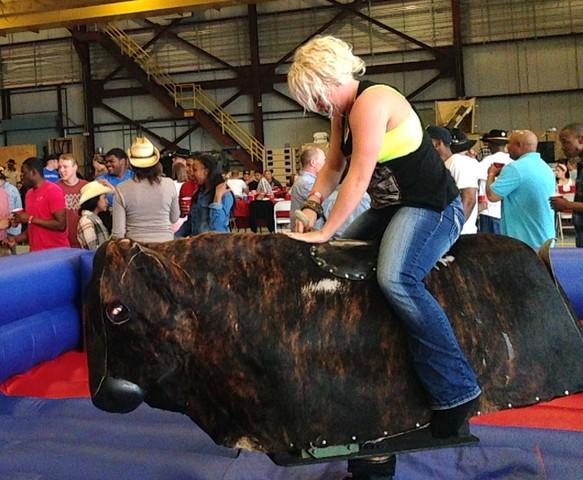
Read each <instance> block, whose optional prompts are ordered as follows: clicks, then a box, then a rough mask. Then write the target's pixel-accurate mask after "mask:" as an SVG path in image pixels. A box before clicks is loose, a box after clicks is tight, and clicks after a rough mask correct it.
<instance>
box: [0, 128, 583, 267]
mask: <svg viewBox="0 0 583 480" xmlns="http://www.w3.org/2000/svg"><path fill="white" fill-rule="evenodd" d="M427 133H428V134H429V137H430V138H431V139H432V142H433V146H434V148H435V150H436V151H437V153H438V154H439V156H440V157H441V159H442V160H443V162H444V163H445V166H446V168H447V169H448V170H449V172H450V173H451V175H452V177H453V179H454V180H455V183H456V185H457V187H458V189H459V190H460V194H461V199H462V203H463V207H464V214H465V219H466V222H465V224H464V226H463V229H462V234H468V233H476V232H485V233H495V234H504V235H508V236H511V237H515V238H518V239H520V240H522V241H524V242H526V243H527V244H529V245H530V246H532V247H533V248H535V249H537V248H539V247H540V246H541V245H542V244H543V243H544V242H545V241H546V240H548V239H551V238H554V236H555V214H554V212H553V210H555V211H556V212H566V211H568V212H572V213H573V224H574V226H575V232H576V244H577V246H578V247H581V246H583V175H580V176H578V175H577V173H578V169H579V155H581V153H583V125H581V124H571V125H568V126H566V127H565V128H564V129H563V130H562V131H561V132H560V140H561V144H562V147H563V151H564V154H565V157H566V158H565V159H564V160H563V161H560V162H559V163H557V164H555V166H554V168H551V167H550V166H549V165H548V164H547V163H546V162H545V161H544V160H543V159H542V158H541V157H540V154H539V153H537V137H536V135H535V134H533V133H532V132H530V131H527V130H524V131H515V132H509V131H506V130H501V129H494V130H491V131H490V132H488V133H487V134H484V135H483V136H482V137H481V141H482V145H483V150H482V151H484V150H485V151H486V152H487V153H488V154H487V155H485V156H483V157H482V158H480V155H479V154H476V152H475V151H474V150H473V146H474V144H475V141H474V140H469V139H468V138H467V136H466V135H464V133H463V132H461V131H459V130H458V129H447V128H445V127H439V126H435V125H430V126H429V127H428V128H427ZM325 162H326V154H325V153H324V152H323V151H322V150H320V149H319V148H316V147H308V148H306V149H305V150H304V151H303V152H302V154H301V157H300V162H299V163H300V164H299V171H298V173H297V174H296V175H294V176H292V177H290V178H289V179H287V182H286V183H285V184H284V183H282V181H280V180H278V179H276V178H274V175H273V170H265V171H264V172H261V171H255V172H252V171H248V170H245V171H240V170H238V169H235V170H233V171H231V172H223V171H222V170H221V166H220V164H219V162H217V161H216V160H215V159H214V158H213V157H212V156H211V155H206V154H191V153H190V152H188V151H186V150H179V151H177V152H176V153H175V154H174V156H173V157H172V165H171V172H172V178H166V177H165V176H164V175H163V173H162V166H161V163H160V153H159V152H158V150H157V149H156V148H155V147H154V146H153V145H152V143H151V142H150V141H149V140H148V139H146V138H144V137H138V138H136V139H135V141H134V143H133V144H132V146H131V147H130V148H129V149H128V151H127V152H126V151H124V150H123V149H120V148H113V149H111V150H109V151H108V152H107V153H106V154H105V155H104V156H99V155H96V156H95V157H94V158H93V159H92V167H93V168H92V172H90V173H89V175H88V176H89V177H94V178H95V180H94V181H92V182H88V181H87V180H86V179H84V178H82V176H81V175H80V174H79V164H78V161H77V159H75V158H74V156H73V155H72V154H70V153H64V154H61V155H49V156H47V157H46V158H45V159H44V161H41V160H40V159H37V158H34V157H31V158H28V159H26V160H25V161H24V162H23V164H22V168H21V169H20V170H19V169H17V167H16V162H15V161H14V160H12V159H10V160H9V161H8V162H7V164H6V167H0V245H1V246H0V256H2V255H10V254H15V253H16V245H17V244H18V243H28V245H29V247H30V250H31V251H36V250H42V249H46V248H55V247H68V246H71V247H78V248H86V249H96V248H98V247H99V245H101V244H102V243H103V242H105V241H106V240H108V239H109V238H112V237H113V238H131V239H134V240H137V241H142V242H161V241H168V240H172V239H173V238H178V237H185V236H190V235H196V234H198V233H201V232H206V231H217V232H229V231H230V230H231V227H232V225H233V223H232V221H231V220H232V214H233V208H234V204H235V202H236V201H240V200H248V199H252V200H260V199H272V198H273V194H274V191H280V190H281V189H284V190H286V191H287V189H288V188H289V195H288V196H287V198H290V199H291V208H290V211H291V216H292V220H291V222H290V228H291V230H292V231H293V230H294V228H295V224H296V222H295V219H294V218H293V217H294V213H295V212H296V211H298V210H300V207H301V205H302V204H303V203H304V202H305V201H306V198H307V196H308V194H309V193H310V191H311V190H312V187H313V185H314V182H315V180H316V177H317V175H318V173H319V171H320V170H321V169H322V167H323V166H324V164H325ZM577 177H579V180H580V182H579V183H577V181H576V179H577ZM575 190H577V192H575ZM570 192H572V194H571V195H570V196H569V195H562V194H563V193H566V194H568V193H570ZM336 196H337V191H336V192H333V193H332V194H331V195H330V196H329V197H328V198H327V199H325V201H324V202H323V204H322V206H323V212H324V216H323V219H325V218H326V216H327V214H329V213H330V211H331V210H332V207H333V206H334V202H335V199H336ZM253 203H258V205H257V206H256V207H255V210H257V209H258V208H259V207H267V206H271V205H268V204H267V203H266V204H260V203H259V202H253ZM368 208H370V197H369V196H368V194H365V195H364V197H363V198H362V199H361V200H360V204H359V206H358V208H357V209H356V210H355V211H354V212H353V214H352V216H351V217H350V218H349V219H348V220H347V221H346V222H345V223H346V225H343V226H342V228H341V229H339V230H338V232H337V233H336V236H335V238H339V237H341V236H342V233H343V231H344V230H345V229H346V227H347V226H348V225H349V224H350V223H351V222H352V221H353V220H354V219H355V218H356V217H357V216H358V215H359V214H360V213H362V212H364V211H366V210H367V209H368ZM253 215H258V216H261V215H263V214H262V213H261V212H259V211H254V212H253ZM269 215H272V210H270V212H267V213H265V217H268V216H269ZM323 219H322V220H323ZM322 220H319V223H317V224H316V226H315V228H316V229H317V228H319V227H321V225H322V223H323V222H322ZM251 223H253V225H252V229H253V230H254V231H257V228H256V227H255V222H251ZM269 225H270V222H268V224H267V226H268V228H269ZM269 230H270V231H272V230H273V229H272V228H269Z"/></svg>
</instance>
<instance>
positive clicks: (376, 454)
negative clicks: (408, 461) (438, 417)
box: [268, 424, 479, 480]
mask: <svg viewBox="0 0 583 480" xmlns="http://www.w3.org/2000/svg"><path fill="white" fill-rule="evenodd" d="M459 433H460V434H459V436H456V437H449V438H435V437H433V436H432V435H431V431H430V429H429V427H424V428H420V429H417V430H413V431H412V432H408V433H403V434H401V435H396V436H393V437H389V438H385V439H383V440H380V441H376V442H366V443H363V444H360V445H358V447H359V448H358V452H355V453H349V454H346V455H336V456H319V455H317V452H314V451H312V452H311V453H310V452H309V451H307V450H296V451H290V452H279V453H271V454H268V455H269V457H270V458H271V460H272V461H273V462H274V463H276V464H277V465H281V466H298V465H309V464H314V463H322V462H330V461H335V460H348V465H349V471H350V472H353V473H358V476H357V477H354V476H353V478H358V479H363V480H364V479H367V478H369V477H367V476H365V475H369V476H370V475H377V476H378V475H381V473H382V474H383V475H384V476H385V478H390V476H388V475H392V474H391V473H390V472H391V468H390V465H389V464H391V463H394V462H393V461H390V460H388V459H386V460H385V461H379V460H378V459H379V458H382V457H392V456H394V455H396V454H399V453H411V452H418V451H421V450H433V449H437V448H451V447H460V446H463V445H471V444H475V443H477V442H479V439H478V437H475V436H474V435H471V434H470V430H469V426H468V425H467V424H466V425H464V426H463V427H462V428H461V429H460V432H459ZM351 468H352V469H351ZM392 468H393V473H394V465H393V467H392ZM383 469H385V470H386V471H383ZM370 478H374V477H370Z"/></svg>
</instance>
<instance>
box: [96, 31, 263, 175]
mask: <svg viewBox="0 0 583 480" xmlns="http://www.w3.org/2000/svg"><path fill="white" fill-rule="evenodd" d="M101 31H102V32H104V33H105V34H106V35H107V36H109V37H110V38H111V39H112V40H113V41H114V42H115V43H116V44H117V46H118V47H119V49H120V50H121V52H122V53H123V54H124V55H127V56H128V57H130V58H132V59H133V60H134V62H136V63H137V64H138V65H139V66H140V68H141V69H142V70H143V71H144V72H145V73H146V75H147V76H148V78H149V79H152V80H153V81H154V82H156V83H157V84H158V85H160V86H161V87H163V88H164V89H165V90H166V92H167V93H168V94H169V95H170V96H171V97H172V98H173V99H174V104H175V105H176V106H178V107H180V108H181V109H182V110H183V112H184V115H185V116H192V110H201V111H203V112H205V113H206V114H208V115H209V116H210V117H212V119H213V120H214V121H215V122H216V124H217V125H218V126H219V128H220V129H221V131H222V133H223V134H225V135H228V136H229V137H230V138H232V139H233V140H234V141H235V142H236V143H237V144H238V145H239V146H241V147H242V148H243V149H244V150H245V151H246V152H247V153H248V154H249V156H250V158H251V161H252V162H253V163H256V162H261V163H262V164H263V161H264V158H265V146H264V145H263V144H262V143H261V142H260V141H259V140H257V139H256V138H255V137H254V136H252V135H250V134H249V133H248V132H247V131H246V130H245V129H244V128H243V127H241V125H239V123H238V122H237V121H236V120H235V119H234V118H233V117H232V116H231V115H230V114H229V113H228V112H227V111H226V110H225V109H223V108H222V107H221V106H220V105H219V104H217V103H216V102H215V100H214V99H213V98H212V97H211V96H209V95H208V94H207V93H206V92H205V91H204V90H203V89H202V88H201V87H200V86H199V85H196V84H194V83H176V82H175V81H174V80H173V79H172V77H171V76H170V75H168V73H166V72H164V71H163V70H162V68H160V66H159V65H158V64H157V63H156V61H155V59H154V58H152V57H151V56H150V54H149V53H148V52H147V51H146V50H144V49H143V48H142V47H141V46H140V45H138V44H137V43H136V42H135V41H134V40H133V39H132V38H131V37H130V36H129V35H128V34H126V33H125V32H124V31H123V30H120V29H119V28H117V27H116V26H114V25H112V24H107V25H103V26H102V27H101Z"/></svg>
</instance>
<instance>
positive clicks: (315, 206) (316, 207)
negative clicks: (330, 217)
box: [302, 200, 324, 218]
mask: <svg viewBox="0 0 583 480" xmlns="http://www.w3.org/2000/svg"><path fill="white" fill-rule="evenodd" d="M304 208H307V209H308V210H312V211H313V212H316V215H317V216H318V218H320V217H323V216H324V209H323V208H322V205H320V204H319V203H318V202H315V201H314V200H306V201H305V202H304V204H303V205H302V210H303V209H304Z"/></svg>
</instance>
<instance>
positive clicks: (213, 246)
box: [86, 234, 583, 452]
mask: <svg viewBox="0 0 583 480" xmlns="http://www.w3.org/2000/svg"><path fill="white" fill-rule="evenodd" d="M375 254H376V252H375V250H374V248H373V247H371V246H370V245H368V244H365V243H361V242H358V243H357V242H336V244H334V242H332V243H330V244H327V245H323V246H317V247H316V246H311V245H308V244H305V243H301V242H297V241H294V240H291V239H290V238H288V237H286V236H283V235H250V234H232V235H229V234H203V235H199V236H197V237H194V238H191V239H181V240H176V241H174V242H168V243H164V244H158V245H149V246H146V245H140V244H138V243H135V242H133V241H130V240H118V241H111V242H109V243H107V244H105V245H104V246H102V247H101V248H100V249H99V251H98V252H97V254H96V257H95V262H94V272H93V276H92V279H91V281H90V284H89V287H88V295H87V303H86V311H87V322H86V328H87V330H86V338H87V347H88V353H89V368H90V382H91V392H92V397H93V402H94V403H95V405H97V406H98V407H100V408H103V409H105V410H108V411H112V412H127V411H131V410H133V409H134V408H136V407H137V406H138V405H139V404H140V403H141V402H142V401H146V403H148V404H150V405H151V406H154V407H158V408H163V409H168V410H174V411H179V412H183V413H185V414H186V415H188V416H189V417H190V418H191V419H192V420H193V421H195V422H196V423H197V424H198V425H200V427H201V428H203V429H204V430H205V431H206V432H207V433H208V434H209V435H211V437H212V438H213V439H214V440H215V441H216V442H217V443H219V444H223V445H226V446H237V445H241V444H242V443H243V444H245V445H246V446H247V447H248V448H251V449H255V450H259V451H267V452H282V451H289V450H296V449H297V450H299V449H307V448H310V447H314V446H316V447H323V446H330V445H343V444H351V443H354V442H367V441H373V440H375V439H378V438H380V437H386V436H391V435H394V434H399V433H401V432H408V431H415V430H416V429H418V428H419V427H422V426H423V425H425V424H427V422H428V421H429V419H430V415H431V412H430V410H429V408H428V402H427V399H426V395H425V393H424V391H423V389H422V387H421V385H420V383H419V381H418V379H417V378H416V375H415V373H414V371H413V369H412V366H411V362H410V359H409V354H408V351H407V339H406V335H405V332H404V331H403V328H402V327H401V325H400V323H399V320H398V319H397V318H396V317H395V315H394V314H393V313H392V312H391V309H390V308H389V306H388V304H387V303H386V301H385V299H384V298H383V296H382V293H381V292H380V290H379V288H378V286H377V283H376V280H375V274H374V264H375ZM451 255H452V256H453V257H454V258H455V260H454V261H453V262H452V263H450V264H449V265H448V266H445V267H444V266H442V267H441V268H440V269H439V270H437V269H434V270H433V271H432V272H430V274H429V275H428V276H427V278H426V280H425V281H426V284H427V287H428V288H429V290H430V291H431V292H432V293H433V295H434V296H435V297H436V298H437V299H438V301H439V302H440V304H441V305H442V306H443V308H444V309H445V311H446V313H447V315H448V317H449V319H450V321H451V323H452V325H453V328H454V331H455V333H456V336H457V338H458V340H459V342H460V345H461V347H462V349H463V351H464V352H465V354H466V355H467V357H468V359H469V361H470V363H471V364H472V365H473V368H474V369H475V371H476V374H477V376H478V380H479V383H480V385H481V387H482V390H483V394H482V396H481V398H480V405H479V410H480V411H481V412H484V413H485V412H491V411H495V410H500V409H505V408H510V407H518V406H524V405H530V404H534V403H536V402H539V401H544V400H549V399H552V398H553V397H556V396H561V395H564V394H566V391H569V392H575V391H580V390H582V389H583V361H582V359H583V336H582V331H581V328H580V327H579V325H578V324H577V323H576V322H575V320H574V318H573V315H572V314H571V311H570V308H569V307H568V306H567V304H566V303H565V302H564V300H563V297H562V296H561V294H560V292H559V290H558V289H557V287H556V286H555V284H554V283H553V280H552V278H551V275H549V272H548V271H547V270H546V268H545V266H544V265H543V263H542V262H541V261H540V260H539V259H538V258H537V256H536V254H535V253H534V252H533V251H532V250H531V249H530V248H529V247H527V246H526V245H524V244H523V243H521V242H518V241H515V240H512V239H510V238H506V237H496V236H491V235H478V236H466V237H463V238H462V239H460V240H459V241H458V242H457V243H456V244H455V246H454V247H453V249H452V251H451Z"/></svg>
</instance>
